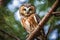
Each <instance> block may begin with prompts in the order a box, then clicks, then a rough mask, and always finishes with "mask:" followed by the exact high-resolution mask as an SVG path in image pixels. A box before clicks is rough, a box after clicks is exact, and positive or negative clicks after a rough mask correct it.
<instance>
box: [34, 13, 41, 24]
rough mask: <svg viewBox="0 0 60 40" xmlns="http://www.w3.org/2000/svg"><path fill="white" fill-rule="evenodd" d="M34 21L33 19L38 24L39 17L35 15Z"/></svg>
mask: <svg viewBox="0 0 60 40" xmlns="http://www.w3.org/2000/svg"><path fill="white" fill-rule="evenodd" d="M34 19H35V21H36V22H37V23H39V22H40V17H39V15H37V14H36V15H35V16H34Z"/></svg>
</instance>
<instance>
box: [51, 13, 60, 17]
mask: <svg viewBox="0 0 60 40" xmlns="http://www.w3.org/2000/svg"><path fill="white" fill-rule="evenodd" d="M52 15H54V16H56V17H59V16H60V12H53V13H52Z"/></svg>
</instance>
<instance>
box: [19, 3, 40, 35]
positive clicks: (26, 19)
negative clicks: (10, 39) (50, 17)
mask: <svg viewBox="0 0 60 40" xmlns="http://www.w3.org/2000/svg"><path fill="white" fill-rule="evenodd" d="M19 13H20V16H21V24H22V26H23V28H24V29H25V30H26V31H27V33H29V34H30V33H31V32H33V31H34V30H35V28H36V27H37V26H38V24H39V22H40V17H39V16H38V15H37V14H36V9H35V6H33V5H31V4H23V5H22V6H21V7H20V8H19Z"/></svg>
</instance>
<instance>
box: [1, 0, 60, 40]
mask: <svg viewBox="0 0 60 40" xmlns="http://www.w3.org/2000/svg"><path fill="white" fill-rule="evenodd" d="M54 2H55V0H0V40H26V35H27V32H26V31H25V30H24V29H23V28H22V26H21V24H20V15H19V7H20V6H21V5H22V4H24V3H31V4H33V5H35V7H36V13H37V14H38V15H39V16H40V17H41V19H42V18H43V17H44V15H46V13H48V11H49V10H50V8H51V6H52V5H53V3H54ZM57 11H60V7H59V8H58V9H57ZM49 27H52V28H51V30H52V31H51V32H50V33H49V36H48V40H60V16H59V17H58V16H57V17H55V16H52V17H51V18H50V20H49V21H48V22H47V23H46V24H45V26H44V30H45V33H47V32H48V29H49Z"/></svg>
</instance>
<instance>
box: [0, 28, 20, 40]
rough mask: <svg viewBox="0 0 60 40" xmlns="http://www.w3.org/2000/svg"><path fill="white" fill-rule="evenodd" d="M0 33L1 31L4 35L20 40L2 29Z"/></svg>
mask: <svg viewBox="0 0 60 40" xmlns="http://www.w3.org/2000/svg"><path fill="white" fill-rule="evenodd" d="M0 31H1V32H2V33H4V34H6V35H8V36H9V37H12V38H15V39H16V40H20V39H19V38H17V37H16V36H13V35H11V34H9V33H7V32H5V31H4V30H2V29H0Z"/></svg>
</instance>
